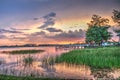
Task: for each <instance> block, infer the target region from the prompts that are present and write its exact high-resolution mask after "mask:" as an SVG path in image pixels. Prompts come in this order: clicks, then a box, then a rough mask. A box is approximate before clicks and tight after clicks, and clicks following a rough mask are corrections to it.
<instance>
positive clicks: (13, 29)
mask: <svg viewBox="0 0 120 80" xmlns="http://www.w3.org/2000/svg"><path fill="white" fill-rule="evenodd" d="M10 29H11V30H15V31H17V30H20V31H22V30H30V29H16V28H10Z"/></svg>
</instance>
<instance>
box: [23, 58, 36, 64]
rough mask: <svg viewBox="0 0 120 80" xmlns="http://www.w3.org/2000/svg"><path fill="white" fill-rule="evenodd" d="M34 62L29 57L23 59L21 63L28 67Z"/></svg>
mask: <svg viewBox="0 0 120 80" xmlns="http://www.w3.org/2000/svg"><path fill="white" fill-rule="evenodd" d="M34 60H35V59H34V58H33V57H31V56H29V57H27V58H24V59H23V62H24V64H25V66H27V65H28V66H30V65H32V63H33V61H34Z"/></svg>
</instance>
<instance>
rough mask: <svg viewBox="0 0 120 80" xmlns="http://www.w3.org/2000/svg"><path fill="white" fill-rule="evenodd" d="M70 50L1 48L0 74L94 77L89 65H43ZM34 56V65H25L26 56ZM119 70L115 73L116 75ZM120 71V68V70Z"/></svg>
mask: <svg viewBox="0 0 120 80" xmlns="http://www.w3.org/2000/svg"><path fill="white" fill-rule="evenodd" d="M27 49H28V50H30V49H36V50H45V52H42V53H36V54H30V55H29V54H14V55H13V54H9V53H3V51H13V50H27ZM68 51H70V50H69V49H56V48H55V47H19V48H18V47H17V48H0V61H2V64H1V65H0V74H7V75H16V76H35V77H41V76H42V77H58V78H71V79H81V78H82V79H84V78H85V79H94V78H93V75H91V70H90V68H89V67H87V66H84V65H83V66H78V65H68V64H66V63H60V64H53V65H49V64H45V65H43V60H44V59H47V61H49V60H48V59H49V58H50V57H55V56H59V55H60V54H63V53H65V52H68ZM28 56H32V57H33V58H34V59H35V61H34V62H33V64H32V66H27V67H26V66H24V65H23V59H24V58H25V57H28ZM117 73H118V71H116V72H114V73H110V74H113V75H114V76H115V77H119V76H120V75H117ZM119 73H120V70H119Z"/></svg>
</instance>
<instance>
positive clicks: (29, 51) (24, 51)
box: [4, 50, 44, 54]
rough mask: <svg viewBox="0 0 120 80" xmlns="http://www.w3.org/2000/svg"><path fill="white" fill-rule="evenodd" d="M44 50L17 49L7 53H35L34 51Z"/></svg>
mask: <svg viewBox="0 0 120 80" xmlns="http://www.w3.org/2000/svg"><path fill="white" fill-rule="evenodd" d="M43 51H44V50H15V51H9V52H7V53H10V54H33V53H39V52H43ZM4 53H5V52H4Z"/></svg>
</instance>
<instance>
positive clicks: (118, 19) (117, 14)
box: [112, 10, 120, 42]
mask: <svg viewBox="0 0 120 80" xmlns="http://www.w3.org/2000/svg"><path fill="white" fill-rule="evenodd" d="M112 19H113V21H114V22H115V23H117V24H118V25H119V26H120V11H118V10H113V16H112ZM114 31H115V32H116V33H117V36H119V42H120V28H118V29H115V30H114Z"/></svg>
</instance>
